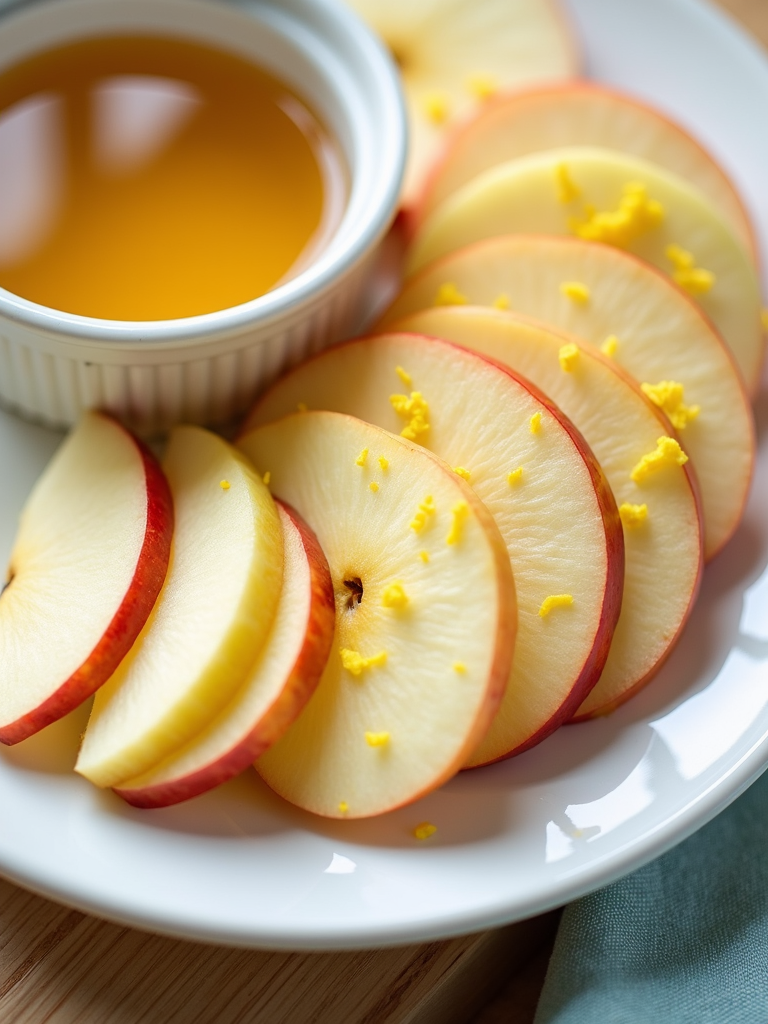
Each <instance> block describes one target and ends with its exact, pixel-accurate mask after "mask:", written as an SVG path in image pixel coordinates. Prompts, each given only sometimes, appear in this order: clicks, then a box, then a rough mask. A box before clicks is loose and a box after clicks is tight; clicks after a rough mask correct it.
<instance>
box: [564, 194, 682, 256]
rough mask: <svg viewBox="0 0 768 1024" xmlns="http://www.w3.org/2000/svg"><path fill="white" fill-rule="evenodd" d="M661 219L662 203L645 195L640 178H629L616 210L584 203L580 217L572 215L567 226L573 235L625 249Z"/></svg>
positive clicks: (662, 214) (662, 216) (656, 225)
mask: <svg viewBox="0 0 768 1024" xmlns="http://www.w3.org/2000/svg"><path fill="white" fill-rule="evenodd" d="M663 220H664V207H663V206H662V205H661V203H659V202H657V201H656V200H655V199H649V198H648V191H647V188H646V186H645V185H644V184H643V182H642V181H629V182H627V184H626V185H625V186H624V194H623V196H622V198H621V201H620V203H619V208H618V210H606V211H604V212H602V213H601V212H599V211H598V210H595V209H594V207H587V209H586V211H585V217H584V220H579V219H578V218H576V217H572V218H571V219H570V221H569V222H568V227H569V229H570V230H571V232H572V233H573V234H574V235H578V236H579V238H585V239H586V240H587V241H590V242H605V243H606V244H607V245H614V246H616V247H617V248H619V249H626V248H627V246H628V245H630V244H631V243H632V242H633V241H634V239H636V238H637V237H639V236H640V235H643V234H645V233H646V232H647V231H651V230H652V229H653V228H655V227H658V225H659V224H661V222H662V221H663Z"/></svg>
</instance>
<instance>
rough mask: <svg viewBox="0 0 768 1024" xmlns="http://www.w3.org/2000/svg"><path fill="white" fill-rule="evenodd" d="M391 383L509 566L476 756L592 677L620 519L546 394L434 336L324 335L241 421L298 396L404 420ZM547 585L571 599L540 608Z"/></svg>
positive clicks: (555, 719)
mask: <svg viewBox="0 0 768 1024" xmlns="http://www.w3.org/2000/svg"><path fill="white" fill-rule="evenodd" d="M396 368H399V370H397V369H396ZM403 376H405V378H406V379H405V381H403V380H402V377H403ZM403 384H405V385H406V387H405V390H406V391H407V392H410V393H411V399H412V400H413V398H414V395H415V394H419V395H420V396H421V398H420V403H419V407H420V408H421V407H423V410H424V411H423V415H424V417H426V420H425V423H424V426H425V427H426V426H428V430H423V431H416V433H417V438H418V440H419V442H420V443H422V444H425V445H426V446H428V447H429V448H430V449H431V450H432V451H433V452H434V453H435V454H436V455H438V456H440V458H442V459H444V460H445V461H446V462H447V463H448V464H449V465H451V466H454V467H458V468H459V470H461V472H463V473H465V474H467V475H468V477H469V482H470V484H471V486H472V487H473V489H474V490H475V491H476V493H477V495H478V496H479V497H480V498H481V499H482V501H483V502H484V504H485V505H486V507H487V508H488V509H489V511H490V512H491V514H492V515H493V516H494V518H495V520H496V522H497V523H498V526H499V529H500V531H501V535H502V537H503V538H504V542H505V544H506V545H507V550H508V552H509V557H510V560H511V563H512V570H513V572H514V576H515V589H516V592H517V604H518V632H517V644H516V648H515V657H514V660H513V664H512V672H511V675H510V678H509V682H508V684H507V689H506V694H505V696H504V702H503V704H502V707H501V709H500V711H499V714H498V715H497V716H496V719H495V721H494V723H493V725H492V726H491V729H490V731H489V733H488V735H487V736H486V738H485V739H484V740H483V742H482V743H481V744H480V747H479V750H478V751H476V752H475V753H473V756H472V758H471V763H472V764H481V763H486V762H488V761H493V760H498V759H499V758H501V757H507V756H510V755H512V754H516V753H520V752H521V751H522V750H526V749H527V748H528V747H531V746H533V745H534V744H535V743H537V742H539V741H540V740H542V739H544V737H545V736H547V735H549V733H551V732H552V731H553V730H554V729H556V728H557V727H558V725H560V724H561V723H562V722H564V721H567V720H568V719H569V718H570V717H571V715H572V714H573V713H574V712H575V711H576V709H577V708H578V707H579V705H580V704H581V702H582V700H583V699H584V698H585V697H586V695H587V693H588V692H589V690H590V689H591V688H592V686H593V685H594V684H595V682H596V681H597V679H598V677H599V676H600V673H601V672H602V669H603V665H604V664H605V659H606V657H607V655H608V648H609V645H610V642H611V637H612V635H613V630H614V626H615V623H616V619H617V617H618V613H619V605H620V602H621V592H622V582H623V569H624V556H623V538H622V531H621V525H620V522H619V517H618V512H617V509H616V505H615V502H614V500H613V496H612V495H611V493H610V488H609V487H608V485H607V483H606V481H605V478H604V476H603V474H602V472H601V470H600V468H599V467H598V465H597V463H596V461H595V458H594V456H593V455H592V453H591V451H590V450H589V449H588V448H587V446H586V445H585V444H584V441H583V439H582V438H581V436H580V435H579V434H578V433H577V432H576V431H575V430H574V429H573V427H572V425H571V424H570V423H569V422H568V421H566V420H564V419H563V417H562V416H561V414H560V412H559V411H558V410H557V409H556V408H555V407H554V406H553V405H552V404H551V402H549V401H548V400H546V399H544V398H543V397H542V396H541V395H540V394H539V393H538V392H537V391H535V390H534V389H533V388H532V386H531V385H530V384H529V383H528V382H527V381H523V380H521V379H519V378H518V377H516V376H515V375H514V374H512V373H511V372H509V371H508V370H505V369H504V368H503V367H500V366H498V365H495V364H494V363H491V362H489V361H488V360H487V359H482V358H480V357H479V356H477V355H475V354H473V353H471V352H467V351H466V350H464V349H461V348H457V347H456V346H455V345H450V344H447V343H446V342H441V341H436V340H434V339H430V338H424V337H419V336H417V335H409V334H390V335H385V336H382V337H378V338H367V339H360V340H357V341H352V342H347V343H345V344H344V345H340V346H336V347H335V348H332V349H329V350H327V351H326V352H323V353H321V354H320V355H318V356H316V357H315V358H313V359H311V360H310V361H309V362H306V363H304V364H302V365H301V366H299V367H297V368H296V369H295V370H293V371H292V372H291V373H289V374H288V375H287V376H286V377H284V378H283V379H282V380H280V381H278V382H277V383H276V384H275V385H274V386H273V387H272V389H271V390H270V391H269V392H267V394H266V395H265V396H264V397H263V398H262V399H261V401H260V402H259V403H258V404H257V406H256V408H255V409H254V412H253V413H252V415H251V417H250V419H249V425H250V426H255V425H257V424H261V423H265V422H269V421H270V420H272V419H274V418H276V417H277V416H281V415H283V414H284V413H285V412H287V411H288V410H293V409H295V408H296V405H297V403H298V402H299V401H303V402H304V403H309V404H311V405H312V406H314V407H320V408H324V409H334V410H336V411H339V412H345V413H349V414H351V415H357V416H360V417H361V418H364V419H366V420H368V421H370V422H372V423H376V424H378V425H379V426H382V427H386V428H389V429H392V430H399V429H402V428H403V427H404V426H405V429H406V430H409V429H410V426H411V424H412V421H411V423H409V424H408V425H406V424H405V423H404V421H403V419H402V418H401V416H399V415H398V413H397V412H396V411H395V409H394V408H393V404H392V402H391V400H390V395H391V393H392V391H393V390H396V389H398V388H402V387H403ZM412 389H418V391H417V392H414V391H413V390H412ZM396 404H397V403H396ZM659 432H662V433H663V431H659V430H657V434H658V433H659ZM521 467H522V468H521ZM364 469H365V467H364ZM457 471H458V470H457ZM386 472H389V471H388V470H387V471H386ZM510 473H511V474H512V477H511V478H510ZM361 475H366V476H370V479H371V480H372V481H377V482H379V483H380V485H381V486H382V487H383V486H384V483H385V481H386V475H383V474H381V473H380V472H379V471H378V467H377V465H376V463H375V462H372V464H371V468H370V470H366V471H365V473H363V471H361ZM557 595H569V597H570V598H571V599H572V602H573V603H572V604H569V605H568V606H565V607H558V608H555V609H553V610H552V611H551V612H550V614H548V615H547V614H545V612H546V610H547V608H548V605H547V599H548V598H551V597H553V596H557Z"/></svg>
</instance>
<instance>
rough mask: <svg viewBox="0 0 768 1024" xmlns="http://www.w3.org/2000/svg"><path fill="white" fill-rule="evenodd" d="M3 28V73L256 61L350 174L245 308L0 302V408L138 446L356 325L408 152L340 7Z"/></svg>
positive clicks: (304, 3)
mask: <svg viewBox="0 0 768 1024" xmlns="http://www.w3.org/2000/svg"><path fill="white" fill-rule="evenodd" d="M9 6H10V9H9V10H7V13H5V14H4V15H3V16H2V18H0V68H3V67H5V66H7V65H9V64H10V63H13V62H14V61H16V60H18V59H20V58H23V57H24V56H26V55H28V54H31V53H34V52H35V51H38V50H41V49H43V48H45V47H48V46H51V45H56V44H57V43H59V42H62V41H65V40H70V39H82V38H86V37H88V36H94V35H103V34H105V33H114V32H122V31H124V32H133V33H136V32H142V31H143V32H151V33H153V34H158V33H165V34H169V35H173V36H176V37H180V38H188V39H199V40H205V41H207V42H208V43H210V44H213V45H217V46H219V47H222V48H224V49H229V50H232V51H234V52H236V53H239V54H242V55H244V56H247V57H250V58H251V59H253V60H255V62H256V63H258V64H259V65H261V66H262V67H264V68H265V69H267V70H269V71H272V72H273V73H274V74H276V75H277V76H278V77H280V78H282V79H283V81H285V82H286V83H287V84H289V85H290V86H292V87H293V88H294V89H295V90H296V92H297V93H298V94H299V95H300V96H305V97H307V99H308V100H309V101H310V102H311V103H312V105H313V106H314V108H315V109H316V110H317V112H318V113H319V115H320V116H321V117H322V118H323V120H324V121H325V123H326V124H327V126H328V128H329V129H330V130H331V131H332V132H333V133H334V134H335V136H336V138H337V139H338V142H339V144H340V146H341V148H342V151H343V153H344V155H345V157H346V160H347V163H348V165H349V169H350V179H351V185H350V194H349V199H348V203H347V207H346V211H345V213H344V215H343V218H342V221H341V223H340V225H339V228H338V230H337V231H336V233H335V234H334V236H333V238H332V239H331V240H330V242H329V243H328V245H327V246H326V248H325V249H324V250H323V251H322V252H320V253H319V254H318V256H317V257H316V259H315V261H314V262H313V263H312V264H311V265H310V266H309V267H308V268H307V269H305V270H304V271H303V272H301V273H300V274H299V275H298V276H296V277H295V278H293V279H292V280H290V281H288V282H287V283H285V284H283V285H281V286H279V287H277V288H275V289H274V290H273V291H271V292H269V293H267V294H266V295H263V296H261V297H259V298H257V299H254V300H252V301H251V302H247V303H244V304H242V305H240V306H234V307H232V308H230V309H225V310H222V311H220V312H217V313H210V314H206V315H204V316H195V317H188V318H184V319H177V320H161V321H141V322H139V321H135V322H134V321H118V320H100V319H95V318H90V317H83V316H75V315H73V314H69V313H62V312H59V311H57V310H53V309H49V308H47V307H45V306H41V305H38V304H37V303H34V302H29V301H27V300H25V299H23V298H20V297H18V296H16V295H13V294H11V293H10V292H8V291H5V290H3V289H0V402H2V404H3V405H5V406H6V407H9V408H12V409H14V410H16V411H18V412H20V413H22V414H24V415H25V416H28V417H32V418H34V419H37V420H40V421H42V422H44V423H47V424H49V425H52V426H67V425H69V424H71V423H73V422H74V421H76V420H77V418H78V417H79V415H80V413H81V412H82V411H83V410H84V409H93V408H99V409H105V410H109V411H111V412H113V413H114V414H116V415H117V416H119V417H120V418H121V419H122V420H123V421H124V422H126V423H128V424H130V425H131V426H133V427H134V428H135V429H137V430H139V431H140V432H142V433H144V434H150V433H156V432H159V431H163V430H165V429H167V428H168V427H169V426H171V425H172V424H173V423H176V422H179V421H184V422H192V423H217V422H224V421H226V420H228V419H230V418H231V417H233V416H236V415H237V414H238V413H240V412H242V411H243V410H244V409H245V408H246V407H247V406H248V405H249V403H250V401H251V400H252V398H253V396H254V395H255V394H256V393H257V392H258V391H259V389H260V388H262V387H264V386H265V385H266V384H267V383H269V382H270V381H271V380H272V379H273V378H274V377H275V376H277V374H279V373H280V372H281V371H282V370H283V369H285V368H286V367H288V366H290V365H292V364H294V363H296V362H297V361H299V360H300V359H302V358H304V357H305V356H307V355H309V354H310V353H311V352H315V351H317V350H318V349H320V348H322V347H324V346H326V345H328V344H330V343H332V342H333V341H335V340H337V339H339V338H343V337H345V336H348V335H350V334H351V333H353V332H354V331H356V330H357V329H359V327H360V326H361V321H362V317H363V316H364V312H365V304H366V301H367V291H368V287H369V283H370V276H371V270H372V268H373V265H374V263H375V259H376V256H377V253H378V248H379V245H380V243H381V240H382V238H383V236H384V234H385V233H386V230H387V228H388V226H389V224H390V222H391V220H392V218H393V215H394V212H395V209H396V205H397V198H398V193H399V189H400V183H401V179H402V173H403V165H404V159H405V148H406V129H405V117H404V112H403V104H402V98H401V94H400V88H399V83H398V79H397V72H396V70H395V68H394V65H393V63H392V61H391V60H390V58H389V56H388V55H387V53H386V52H385V50H384V48H383V47H382V46H381V45H380V44H379V42H378V41H377V40H376V39H375V38H374V37H373V36H372V34H371V33H370V32H369V31H368V30H367V28H366V27H365V26H364V25H363V24H362V22H361V21H359V20H358V18H357V17H356V16H355V15H354V14H353V13H351V12H350V11H348V10H347V9H346V7H345V6H344V5H343V4H341V3H339V2H338V0H25V2H22V3H18V4H15V5H13V4H11V5H8V4H7V2H3V0H0V7H2V8H4V9H5V8H7V7H9Z"/></svg>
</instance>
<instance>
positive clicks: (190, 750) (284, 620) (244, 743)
mask: <svg viewBox="0 0 768 1024" xmlns="http://www.w3.org/2000/svg"><path fill="white" fill-rule="evenodd" d="M277 506H278V512H279V514H280V523H281V526H282V532H283V551H284V554H285V565H284V571H283V586H282V589H281V591H280V598H279V602H278V605H277V611H276V613H275V621H274V622H273V624H272V629H271V631H270V633H269V637H268V638H267V642H266V644H265V646H264V648H263V650H262V652H261V654H260V655H259V658H258V660H257V662H256V665H255V666H254V668H253V669H252V671H251V673H250V675H249V677H248V679H247V680H246V682H245V683H244V684H243V685H242V687H241V688H240V689H239V690H238V692H237V693H236V694H235V696H234V697H233V698H232V700H231V701H230V703H229V704H227V706H226V707H225V708H224V710H223V711H222V712H220V714H219V715H218V717H217V718H215V719H214V720H213V722H211V724H210V725H208V726H207V727H206V728H205V729H204V730H203V732H202V733H201V734H200V735H199V736H195V737H194V739H192V740H191V741H190V742H189V743H188V744H187V745H186V746H184V747H182V748H181V749H180V750H178V751H177V752H176V753H174V754H171V755H170V757H167V758H166V759H165V760H164V761H162V762H161V763H160V764H159V765H157V766H156V767H154V768H150V770H149V771H148V772H145V773H144V774H143V775H140V776H139V777H138V778H135V779H130V780H128V781H127V782H124V783H122V784H121V785H120V786H119V787H118V789H117V792H118V793H119V794H120V796H121V797H123V799H124V800H127V801H128V803H129V804H133V805H134V807H167V806H168V805H169V804H175V803H179V802H180V801H182V800H189V799H190V798H191V797H194V796H199V795H200V794H201V793H205V792H206V791H207V790H209V789H213V788H214V786H218V785H219V784H220V783H222V782H226V781H227V779H231V778H232V777H233V776H235V775H237V774H239V772H241V771H243V770H244V769H245V768H247V767H248V765H250V764H252V762H253V761H254V760H255V759H256V758H257V757H259V756H260V755H261V754H263V753H264V751H265V750H267V749H268V748H269V747H271V746H272V744H273V743H275V742H276V741H277V740H278V739H280V737H281V736H282V735H283V733H284V732H285V731H286V729H287V728H288V726H289V725H290V724H291V723H292V722H293V721H294V720H295V718H296V716H297V715H298V714H299V712H300V711H301V709H302V708H303V707H304V705H305V704H306V702H307V701H308V700H309V698H310V697H311V696H312V694H313V692H314V690H315V688H316V686H317V684H318V683H319V682H320V676H321V675H322V672H323V669H324V668H325V663H326V661H327V660H328V654H329V653H330V649H331V642H332V641H333V630H334V625H335V621H336V607H335V603H334V596H333V584H332V583H331V576H330V572H329V570H328V563H327V561H326V559H325V555H324V554H323V552H322V549H321V548H320V545H319V544H318V542H317V538H316V537H315V535H314V534H313V533H312V531H311V530H310V529H309V527H308V526H307V524H306V523H305V522H304V521H303V519H302V518H301V516H299V514H298V513H297V512H296V511H294V509H292V508H289V507H288V506H287V505H283V504H281V503H280V502H278V503H277Z"/></svg>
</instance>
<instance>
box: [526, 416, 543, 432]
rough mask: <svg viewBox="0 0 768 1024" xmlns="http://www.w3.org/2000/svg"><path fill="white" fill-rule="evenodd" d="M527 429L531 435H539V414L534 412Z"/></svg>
mask: <svg viewBox="0 0 768 1024" xmlns="http://www.w3.org/2000/svg"><path fill="white" fill-rule="evenodd" d="M528 428H529V429H530V431H531V433H532V434H540V433H541V413H540V412H535V413H534V414H533V416H531V418H530V420H529V422H528Z"/></svg>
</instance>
